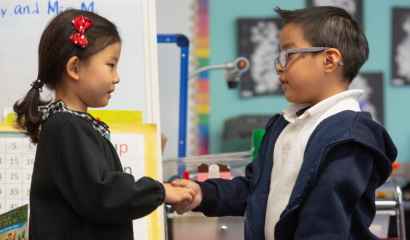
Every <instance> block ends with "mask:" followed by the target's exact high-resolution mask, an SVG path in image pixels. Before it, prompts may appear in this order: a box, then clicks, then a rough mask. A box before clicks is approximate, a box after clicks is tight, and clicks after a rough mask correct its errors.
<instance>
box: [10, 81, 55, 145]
mask: <svg viewBox="0 0 410 240" xmlns="http://www.w3.org/2000/svg"><path fill="white" fill-rule="evenodd" d="M37 81H38V80H37ZM33 84H34V82H33ZM41 84H42V83H41ZM32 86H33V87H32V88H31V89H30V90H29V91H28V92H27V94H26V96H25V97H24V99H23V100H22V101H21V102H19V101H17V102H16V103H15V104H14V106H13V110H14V112H15V113H16V114H17V120H16V125H17V126H16V127H17V128H18V129H20V130H22V132H23V133H24V134H26V135H27V136H29V137H30V141H31V142H32V143H37V142H38V136H39V133H40V126H41V124H42V123H43V119H42V118H41V115H40V112H39V107H41V106H45V105H47V104H49V103H50V102H47V101H42V100H41V99H40V91H41V87H38V85H36V84H34V85H32Z"/></svg>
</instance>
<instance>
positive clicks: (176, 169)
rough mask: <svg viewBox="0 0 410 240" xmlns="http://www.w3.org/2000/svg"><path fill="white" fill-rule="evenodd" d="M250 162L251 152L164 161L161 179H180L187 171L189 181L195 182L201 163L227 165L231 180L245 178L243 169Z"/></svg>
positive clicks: (165, 180)
mask: <svg viewBox="0 0 410 240" xmlns="http://www.w3.org/2000/svg"><path fill="white" fill-rule="evenodd" d="M251 161H252V152H251V151H246V152H234V153H223V154H210V155H201V156H193V157H185V158H174V159H165V160H163V161H162V172H163V179H164V182H168V180H170V179H172V178H182V176H181V175H182V171H188V172H189V179H190V180H196V178H197V174H198V166H200V165H201V164H203V163H205V164H208V165H210V164H212V163H218V164H223V165H227V166H228V167H229V168H230V170H231V178H234V177H237V176H245V167H246V165H248V163H250V162H251Z"/></svg>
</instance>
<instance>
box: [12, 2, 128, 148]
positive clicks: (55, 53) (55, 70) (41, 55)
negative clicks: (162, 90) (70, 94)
mask: <svg viewBox="0 0 410 240" xmlns="http://www.w3.org/2000/svg"><path fill="white" fill-rule="evenodd" d="M79 16H84V17H88V18H89V19H90V20H91V21H92V22H93V25H92V26H91V27H90V28H88V29H86V30H85V37H86V38H87V40H88V46H87V47H86V48H82V47H80V46H77V45H75V44H73V43H72V42H71V41H70V37H71V36H72V35H73V34H74V33H78V30H77V29H76V28H75V26H74V24H73V22H72V20H74V19H75V18H77V17H79ZM117 42H119V43H121V37H120V35H119V33H118V30H117V27H116V26H115V25H114V24H113V23H112V22H110V21H108V20H107V19H105V18H103V17H101V16H99V15H97V14H95V13H92V12H88V11H83V10H76V9H71V10H66V11H64V12H62V13H60V14H59V15H57V16H56V17H54V18H53V19H52V20H51V21H50V22H49V24H48V25H47V27H46V29H45V30H44V32H43V34H42V35H41V39H40V44H39V47H38V76H37V79H40V80H41V81H42V82H43V83H44V84H45V85H46V86H47V88H49V89H51V90H55V89H56V87H58V86H60V85H61V81H62V77H63V75H64V73H65V71H66V64H67V62H68V60H70V58H72V57H73V56H77V57H78V58H79V59H80V61H82V62H83V63H87V60H89V58H90V57H91V56H93V55H94V54H96V53H98V52H100V51H101V50H103V49H104V48H105V47H107V46H109V45H111V44H114V43H117ZM29 83H30V82H27V84H29ZM49 103H50V101H43V100H41V99H40V93H39V91H38V89H37V88H35V87H33V88H31V89H30V90H29V91H28V93H27V95H26V96H25V97H24V99H23V100H22V101H20V102H19V101H17V102H16V103H15V104H14V107H13V110H14V112H16V114H17V121H16V123H17V126H16V127H17V128H18V129H20V130H22V131H23V133H25V134H26V135H27V136H29V137H30V140H31V142H33V143H37V142H38V137H39V133H40V126H41V124H42V123H43V120H42V118H41V116H40V112H39V107H41V106H45V105H48V104H49Z"/></svg>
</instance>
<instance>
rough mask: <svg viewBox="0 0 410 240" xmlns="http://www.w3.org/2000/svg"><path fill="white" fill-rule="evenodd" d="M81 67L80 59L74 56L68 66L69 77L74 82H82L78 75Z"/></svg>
mask: <svg viewBox="0 0 410 240" xmlns="http://www.w3.org/2000/svg"><path fill="white" fill-rule="evenodd" d="M79 67H80V59H79V58H78V57H77V56H74V57H72V58H70V60H68V62H67V65H66V72H67V75H68V76H69V77H70V78H71V79H72V80H74V81H78V80H80V76H79V74H78V72H79V70H78V68H79Z"/></svg>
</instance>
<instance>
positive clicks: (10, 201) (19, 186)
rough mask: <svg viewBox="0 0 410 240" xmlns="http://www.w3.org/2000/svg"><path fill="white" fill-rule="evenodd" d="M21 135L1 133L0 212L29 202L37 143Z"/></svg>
mask: <svg viewBox="0 0 410 240" xmlns="http://www.w3.org/2000/svg"><path fill="white" fill-rule="evenodd" d="M21 136H22V134H21V133H13V134H12V135H11V137H3V134H1V135H0V214H3V213H5V212H8V211H11V210H13V209H15V208H18V207H20V206H23V205H25V204H29V199H30V185H31V175H32V173H33V167H34V161H35V160H34V159H35V154H36V145H34V144H32V143H31V142H30V141H29V138H27V137H21Z"/></svg>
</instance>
